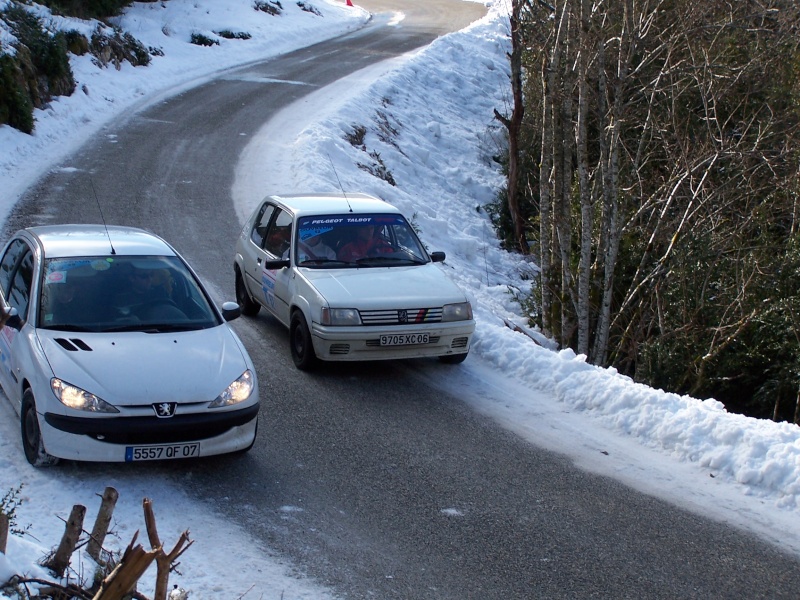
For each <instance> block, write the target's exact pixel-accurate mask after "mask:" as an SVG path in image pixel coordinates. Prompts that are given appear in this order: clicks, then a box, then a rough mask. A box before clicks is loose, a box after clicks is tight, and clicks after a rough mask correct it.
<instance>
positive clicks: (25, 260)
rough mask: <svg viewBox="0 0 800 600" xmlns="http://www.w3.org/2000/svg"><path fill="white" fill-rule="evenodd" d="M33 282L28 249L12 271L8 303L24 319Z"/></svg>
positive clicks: (31, 256)
mask: <svg viewBox="0 0 800 600" xmlns="http://www.w3.org/2000/svg"><path fill="white" fill-rule="evenodd" d="M32 284H33V253H32V252H31V251H30V250H28V251H27V252H26V253H25V254H23V256H22V258H21V260H20V261H19V263H18V267H17V269H16V270H15V271H14V274H13V277H12V280H11V287H10V288H9V291H8V295H7V296H6V298H7V299H8V303H9V304H10V305H11V306H12V307H13V308H16V309H17V314H18V315H19V317H20V318H21V319H22V320H23V321H24V320H25V319H27V317H28V305H29V303H30V297H31V285H32Z"/></svg>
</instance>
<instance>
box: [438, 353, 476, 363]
mask: <svg viewBox="0 0 800 600" xmlns="http://www.w3.org/2000/svg"><path fill="white" fill-rule="evenodd" d="M467 354H469V353H468V352H464V354H445V355H444V356H440V357H439V360H440V361H441V362H443V363H444V364H446V365H459V364H461V363H462V362H464V361H465V360H467Z"/></svg>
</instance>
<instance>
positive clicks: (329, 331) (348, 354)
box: [311, 321, 475, 361]
mask: <svg viewBox="0 0 800 600" xmlns="http://www.w3.org/2000/svg"><path fill="white" fill-rule="evenodd" d="M474 332H475V322H474V321H455V322H453V323H437V324H435V325H424V326H418V325H417V326H407V327H367V326H360V327H329V326H323V325H319V324H317V323H314V324H312V327H311V338H312V340H313V342H314V352H315V353H316V355H317V357H318V358H320V359H322V360H326V361H356V360H394V359H402V358H424V357H436V356H448V355H456V354H466V353H468V352H469V347H470V342H471V340H472V334H473V333H474ZM420 333H427V334H428V336H429V342H428V343H427V344H411V345H403V346H381V345H380V337H381V336H382V335H392V336H395V335H399V336H403V335H405V334H420Z"/></svg>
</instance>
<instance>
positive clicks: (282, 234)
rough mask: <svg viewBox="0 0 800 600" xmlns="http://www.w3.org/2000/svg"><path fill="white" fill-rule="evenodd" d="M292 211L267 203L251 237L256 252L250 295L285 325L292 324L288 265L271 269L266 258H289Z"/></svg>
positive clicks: (250, 276) (249, 271)
mask: <svg viewBox="0 0 800 600" xmlns="http://www.w3.org/2000/svg"><path fill="white" fill-rule="evenodd" d="M292 222H293V218H292V215H291V214H290V213H288V212H287V211H285V210H283V209H281V208H280V207H278V206H275V205H273V204H270V203H265V204H264V207H263V208H262V210H261V211H260V213H259V215H258V216H257V217H256V219H255V220H254V223H253V230H252V232H251V234H250V240H251V242H252V243H253V246H251V248H252V249H253V251H254V253H255V260H253V261H251V266H250V267H249V268H248V272H247V274H246V276H247V277H248V278H249V279H250V282H249V285H248V288H249V289H250V292H251V294H252V295H253V297H254V298H256V299H257V300H258V301H259V302H260V303H261V304H263V305H264V306H265V307H266V308H267V310H269V311H270V312H271V313H272V314H273V315H275V317H276V318H277V319H278V320H279V321H281V322H282V323H283V324H285V325H288V324H289V298H288V295H289V273H290V269H289V268H282V269H269V268H267V267H266V265H265V261H267V260H275V259H281V258H289V253H290V247H291V240H292Z"/></svg>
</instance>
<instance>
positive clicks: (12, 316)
mask: <svg viewBox="0 0 800 600" xmlns="http://www.w3.org/2000/svg"><path fill="white" fill-rule="evenodd" d="M0 315H2V317H0V326H2V327H11V328H12V329H16V330H17V331H19V330H20V329H22V324H23V323H22V319H21V318H20V316H19V313H18V312H17V309H16V308H14V307H13V306H9V305H8V304H5V305H2V306H0Z"/></svg>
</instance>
